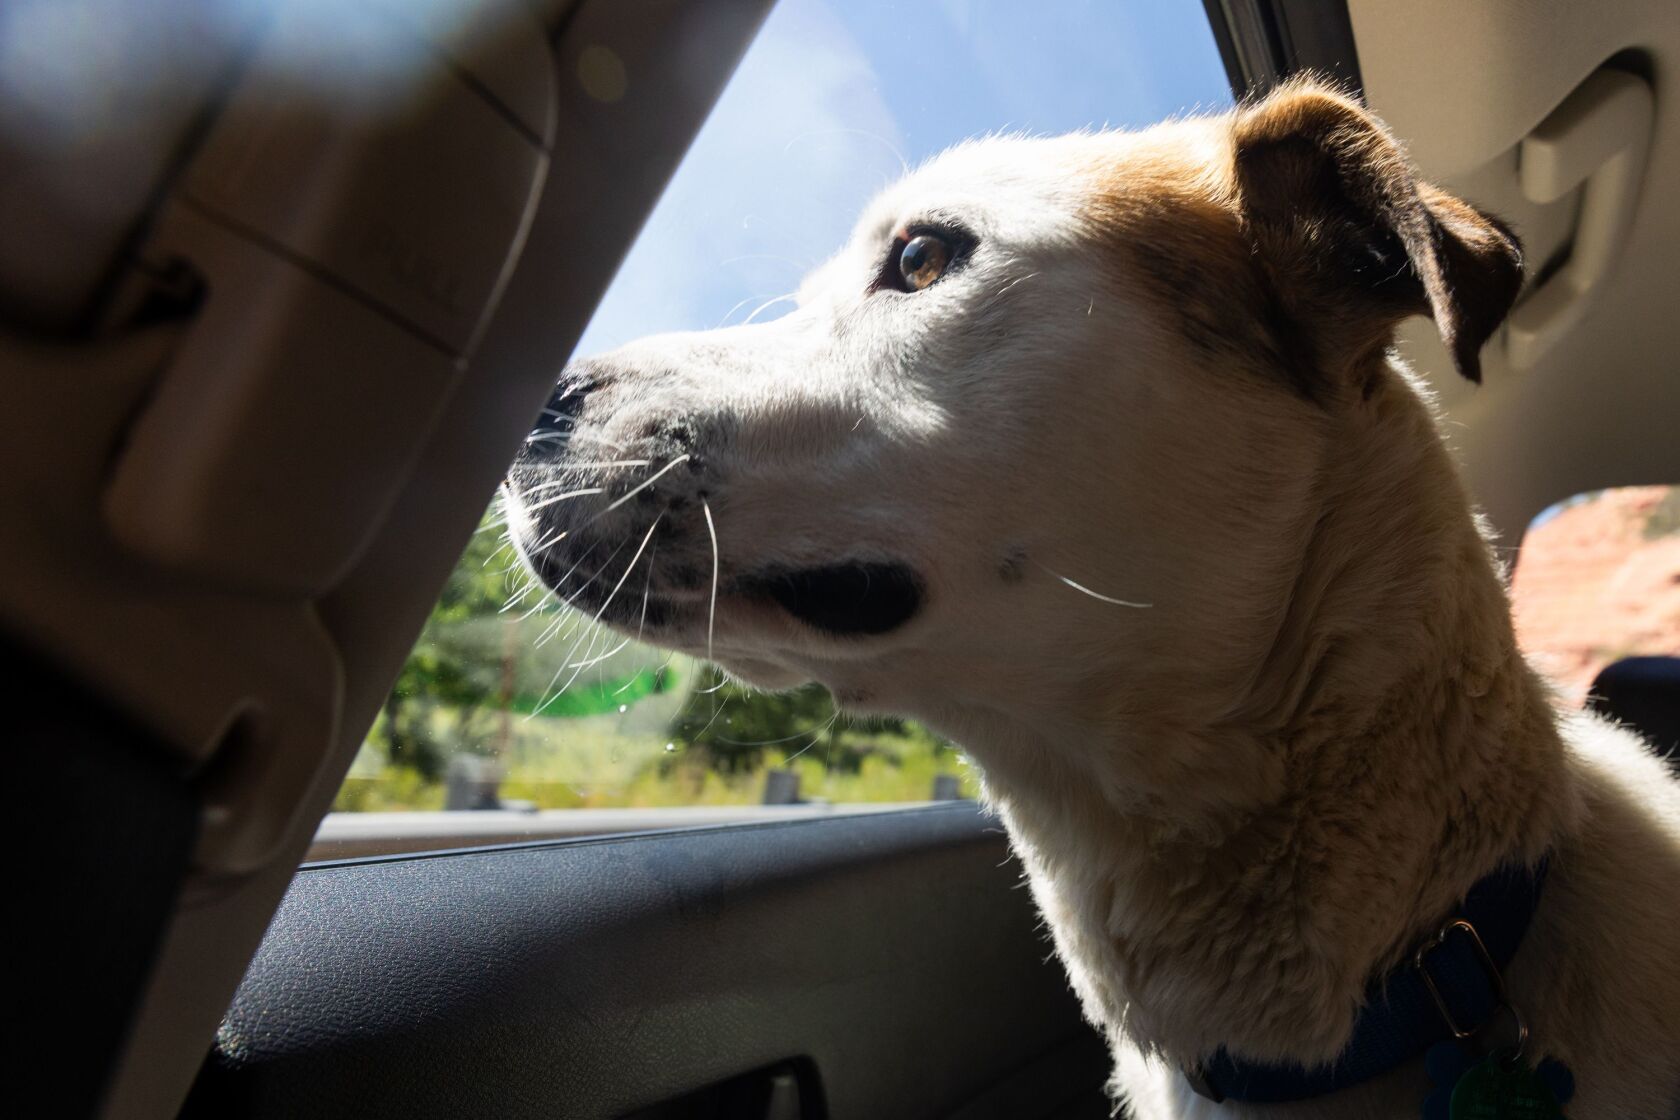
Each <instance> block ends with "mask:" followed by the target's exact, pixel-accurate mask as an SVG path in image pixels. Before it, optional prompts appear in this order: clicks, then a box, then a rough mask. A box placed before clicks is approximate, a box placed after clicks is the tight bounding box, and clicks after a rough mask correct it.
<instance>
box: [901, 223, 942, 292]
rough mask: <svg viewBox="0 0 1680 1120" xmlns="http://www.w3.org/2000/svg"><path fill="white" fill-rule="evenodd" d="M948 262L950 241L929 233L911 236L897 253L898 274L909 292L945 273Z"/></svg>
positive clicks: (919, 289)
mask: <svg viewBox="0 0 1680 1120" xmlns="http://www.w3.org/2000/svg"><path fill="white" fill-rule="evenodd" d="M950 264H951V245H950V243H949V242H947V241H945V240H944V239H943V238H940V237H935V236H933V235H932V234H930V233H923V234H919V235H918V236H916V237H912V238H911V239H910V241H909V242H908V243H907V244H906V245H905V246H904V248H903V249H901V250H900V251H899V254H898V274H899V276H901V277H903V279H904V290H905V291H909V292H919V291H921V290H922V289H923V288H925V287H927V286H928V285H929V284H931V283H933V282H934V281H935V280H937V279H939V278H940V277H941V276H943V275H945V270H946V269H947V268H948V267H950Z"/></svg>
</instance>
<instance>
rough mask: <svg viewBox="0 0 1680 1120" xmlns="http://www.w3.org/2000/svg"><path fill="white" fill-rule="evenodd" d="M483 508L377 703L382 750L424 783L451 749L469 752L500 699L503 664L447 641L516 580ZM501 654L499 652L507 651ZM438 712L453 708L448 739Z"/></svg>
mask: <svg viewBox="0 0 1680 1120" xmlns="http://www.w3.org/2000/svg"><path fill="white" fill-rule="evenodd" d="M494 511H495V507H494V506H492V507H491V509H490V510H487V511H486V512H485V515H484V518H483V520H482V521H481V522H480V525H479V528H478V531H477V532H476V533H474V534H473V537H472V540H471V541H469V542H468V544H467V548H466V551H465V552H463V553H462V554H461V559H460V560H459V561H457V562H456V564H455V568H454V570H453V571H451V572H450V573H449V580H448V582H447V583H445V584H444V588H443V593H442V594H441V595H440V596H439V597H438V601H437V605H436V606H434V607H433V608H432V614H431V617H430V618H428V619H427V621H426V627H425V629H424V630H422V631H421V633H420V639H419V641H417V642H416V643H415V645H414V649H413V651H412V652H411V653H410V654H409V657H408V660H407V661H406V662H405V663H404V664H403V668H402V672H401V673H400V674H398V676H397V681H396V684H395V685H394V686H393V687H392V689H391V693H390V695H389V696H388V697H387V698H386V701H385V720H384V728H385V754H386V759H387V761H389V762H390V763H391V765H393V766H405V767H408V768H410V769H413V770H416V771H418V772H419V773H420V775H421V776H422V777H423V778H425V779H426V780H427V781H437V780H439V779H440V778H441V777H442V775H443V769H444V764H445V762H446V760H447V755H448V752H449V750H450V748H451V747H454V748H456V749H461V748H465V749H474V748H476V747H477V746H478V744H479V743H480V742H481V741H482V739H483V735H482V730H483V727H484V722H485V720H487V719H488V718H490V717H491V716H493V714H494V707H495V706H496V705H497V704H498V701H500V702H503V703H505V701H506V699H507V697H506V696H505V695H503V693H505V691H506V680H507V677H508V665H507V663H506V658H504V659H503V660H501V661H495V660H487V659H485V658H484V657H483V655H482V651H481V650H480V649H478V648H475V647H472V646H470V645H467V644H465V643H463V642H461V641H459V640H457V639H455V638H454V635H455V634H457V633H459V631H460V630H461V624H463V623H467V622H470V621H472V620H475V619H483V618H491V619H494V618H496V617H497V616H498V614H499V613H500V612H501V610H502V608H503V607H504V606H506V605H507V602H508V599H509V597H510V596H511V595H512V594H513V593H514V590H515V587H516V585H518V583H519V581H518V580H517V579H516V578H515V574H514V572H513V570H512V567H511V566H512V565H513V564H514V563H515V559H514V556H513V551H512V549H511V547H509V546H508V545H507V544H506V542H505V540H504V538H503V535H502V531H501V529H500V528H499V527H498V526H496V525H495V524H494V522H493V519H492V514H493V513H494ZM511 655H512V651H509V654H508V655H507V656H511ZM440 709H449V710H451V711H453V712H454V713H455V722H454V724H453V728H452V731H451V733H450V734H449V740H450V741H443V740H441V739H440V735H441V734H442V732H441V731H440V728H439V721H438V719H437V718H436V717H437V715H438V713H439V710H440Z"/></svg>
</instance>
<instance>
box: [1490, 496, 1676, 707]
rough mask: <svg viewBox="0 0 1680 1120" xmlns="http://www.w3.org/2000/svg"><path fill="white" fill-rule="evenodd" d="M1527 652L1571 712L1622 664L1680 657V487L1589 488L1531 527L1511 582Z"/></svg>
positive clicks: (1521, 641)
mask: <svg viewBox="0 0 1680 1120" xmlns="http://www.w3.org/2000/svg"><path fill="white" fill-rule="evenodd" d="M1511 600H1512V613H1513V617H1514V618H1515V621H1516V626H1517V640H1518V642H1519V644H1520V645H1521V646H1522V648H1523V651H1524V652H1525V653H1527V654H1528V655H1529V656H1530V657H1531V658H1533V659H1534V660H1535V661H1536V662H1537V663H1538V664H1539V665H1540V667H1541V668H1542V669H1543V670H1544V671H1545V672H1546V673H1547V674H1548V675H1549V676H1551V677H1552V679H1553V680H1554V681H1556V682H1557V683H1558V684H1559V685H1560V686H1561V688H1562V690H1563V695H1564V698H1565V699H1566V700H1567V701H1568V702H1569V703H1571V704H1574V705H1579V704H1581V703H1582V702H1583V701H1585V699H1586V697H1587V691H1588V689H1589V688H1590V686H1591V685H1592V682H1593V679H1594V678H1595V677H1597V676H1598V674H1599V673H1600V672H1601V671H1603V669H1604V667H1605V666H1607V665H1609V664H1611V663H1612V662H1615V661H1618V660H1620V659H1622V658H1624V657H1637V656H1642V655H1648V654H1659V655H1680V486H1628V487H1622V488H1620V489H1616V490H1595V491H1593V492H1591V493H1587V494H1580V495H1577V496H1576V497H1573V498H1570V499H1569V500H1568V501H1565V502H1559V503H1558V504H1557V505H1555V506H1552V507H1551V508H1550V509H1548V510H1546V511H1545V512H1544V513H1542V514H1541V515H1540V516H1539V517H1537V518H1535V519H1534V523H1533V524H1531V525H1530V526H1529V527H1528V532H1527V533H1526V534H1525V535H1524V536H1523V544H1522V551H1521V553H1520V554H1519V557H1518V560H1517V565H1516V568H1515V570H1514V571H1513V572H1512V576H1511Z"/></svg>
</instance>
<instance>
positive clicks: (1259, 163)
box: [1233, 79, 1522, 382]
mask: <svg viewBox="0 0 1680 1120" xmlns="http://www.w3.org/2000/svg"><path fill="white" fill-rule="evenodd" d="M1233 132H1234V143H1235V157H1236V158H1235V165H1234V166H1235V175H1236V186H1237V192H1238V195H1239V199H1238V201H1239V205H1240V207H1241V210H1242V216H1243V220H1244V223H1245V225H1246V227H1247V229H1248V233H1249V237H1250V239H1251V242H1252V246H1253V248H1254V250H1255V251H1256V254H1257V256H1258V257H1259V258H1260V259H1261V263H1262V265H1263V266H1264V267H1265V268H1268V269H1270V270H1271V271H1272V272H1273V274H1274V275H1273V276H1272V278H1271V279H1272V285H1271V287H1272V289H1273V291H1274V292H1275V294H1276V296H1277V298H1278V301H1279V303H1280V304H1281V305H1282V310H1283V311H1284V312H1285V313H1286V314H1287V315H1288V316H1289V317H1290V318H1291V319H1292V320H1293V321H1294V325H1295V327H1296V328H1297V329H1299V330H1304V331H1305V332H1306V334H1307V336H1308V339H1307V341H1308V342H1309V344H1310V345H1309V350H1310V352H1311V355H1312V357H1313V359H1315V366H1316V368H1317V369H1318V370H1320V371H1322V372H1326V373H1328V372H1336V371H1334V370H1332V369H1330V368H1327V367H1333V366H1338V365H1343V364H1344V363H1347V364H1351V363H1353V362H1356V361H1359V360H1361V359H1363V358H1365V357H1367V356H1368V355H1370V353H1371V352H1372V351H1373V349H1381V348H1386V347H1387V346H1388V345H1389V342H1390V341H1391V339H1392V337H1393V330H1394V326H1395V324H1396V323H1398V322H1399V321H1400V319H1402V318H1404V317H1405V316H1407V315H1410V314H1414V313H1417V312H1423V313H1425V314H1428V315H1431V316H1433V318H1434V319H1435V325H1436V327H1437V328H1438V329H1439V330H1440V332H1441V339H1442V341H1444V342H1445V343H1446V344H1447V349H1448V351H1449V352H1450V353H1451V354H1452V357H1453V362H1454V364H1456V365H1457V367H1458V372H1459V373H1461V374H1463V375H1464V376H1465V377H1467V378H1469V379H1470V380H1471V381H1478V382H1479V381H1480V380H1481V377H1482V373H1481V361H1480V358H1479V355H1480V352H1481V348H1482V344H1483V343H1485V342H1486V341H1487V340H1488V337H1489V336H1490V335H1492V334H1493V332H1494V331H1495V330H1497V329H1498V327H1499V324H1500V323H1502V322H1503V321H1504V319H1505V315H1506V313H1507V312H1508V311H1510V309H1511V304H1512V302H1513V301H1515V299H1516V298H1517V290H1518V288H1519V287H1520V286H1521V284H1522V248H1521V246H1520V245H1519V244H1518V243H1517V239H1516V237H1515V236H1513V235H1512V233H1511V232H1510V230H1508V229H1507V228H1505V226H1504V225H1503V224H1502V223H1500V222H1499V221H1497V220H1495V219H1493V218H1491V217H1489V216H1488V215H1486V214H1483V213H1482V212H1481V211H1479V210H1477V209H1476V208H1475V207H1473V206H1471V205H1470V204H1469V203H1466V202H1462V201H1460V200H1459V199H1457V198H1454V197H1453V196H1452V195H1450V194H1447V193H1446V192H1445V191H1442V190H1438V189H1437V188H1435V187H1432V186H1430V185H1429V184H1427V183H1420V182H1419V181H1418V179H1417V176H1416V175H1415V174H1414V172H1413V170H1412V166H1411V163H1410V162H1409V161H1408V160H1407V158H1406V155H1405V153H1404V152H1403V151H1402V150H1401V148H1400V145H1399V144H1398V143H1396V142H1395V140H1394V138H1393V137H1392V136H1390V135H1389V133H1388V130H1387V129H1386V128H1384V127H1383V125H1382V123H1381V122H1380V121H1378V120H1377V119H1376V118H1375V117H1374V116H1372V115H1371V114H1370V113H1369V112H1367V111H1366V110H1365V108H1364V107H1363V106H1361V105H1360V104H1359V103H1358V102H1356V101H1354V100H1353V99H1352V98H1350V97H1348V96H1346V95H1345V94H1342V93H1340V92H1337V91H1336V90H1334V89H1332V88H1330V87H1328V86H1326V85H1323V84H1321V83H1318V82H1315V81H1313V80H1311V79H1306V80H1297V81H1294V82H1291V83H1290V84H1288V85H1286V86H1284V87H1282V88H1281V89H1280V90H1278V91H1277V92H1275V93H1273V94H1271V95H1270V96H1268V97H1267V98H1266V99H1265V100H1263V101H1260V102H1259V103H1257V104H1255V105H1252V106H1249V107H1247V108H1244V109H1240V110H1238V112H1237V116H1236V119H1235V123H1234V125H1233Z"/></svg>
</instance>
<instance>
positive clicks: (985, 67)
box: [578, 0, 1231, 354]
mask: <svg viewBox="0 0 1680 1120" xmlns="http://www.w3.org/2000/svg"><path fill="white" fill-rule="evenodd" d="M1230 101H1231V91H1230V86H1229V85H1228V84H1227V82H1226V79H1225V70H1224V67H1223V65H1222V64H1221V63H1220V60H1219V53H1218V51H1217V49H1216V48H1215V46H1214V43H1213V36H1212V33H1211V32H1210V31H1209V30H1208V24H1207V16H1206V14H1205V13H1204V11H1203V8H1202V4H1201V0H1037V2H1032V0H780V2H779V3H778V4H777V5H776V7H775V9H774V10H773V11H772V12H771V14H770V17H769V19H768V20H766V22H765V25H764V27H763V29H762V31H761V32H760V33H759V36H758V39H757V40H756V41H755V42H754V43H753V45H752V47H751V49H750V50H749V51H748V52H747V55H746V57H745V58H744V59H743V60H742V62H741V66H740V69H739V70H737V71H736V73H735V76H734V77H733V78H732V79H731V80H730V83H729V86H728V87H727V88H726V89H725V91H724V93H723V96H722V97H721V98H720V99H719V101H718V104H717V107H716V108H715V109H714V110H713V112H712V115H711V117H710V118H709V119H708V120H707V122H706V125H705V127H704V128H703V129H702V130H701V132H700V135H699V136H698V137H697V138H696V139H695V142H694V146H693V148H692V149H690V151H689V154H688V156H687V158H686V159H685V160H684V161H683V163H682V166H681V167H679V168H678V170H677V173H676V176H675V177H674V178H673V179H672V181H671V184H670V186H669V187H668V188H667V189H666V191H665V195H664V197H663V198H662V199H661V200H660V202H659V205H658V207H657V208H656V209H655V210H654V212H653V214H652V215H651V216H650V217H649V219H648V223H647V225H646V227H645V228H644V229H643V230H642V233H641V236H640V237H639V238H638V239H637V241H636V244H635V246H634V247H633V248H632V249H631V251H630V254H629V256H628V257H627V258H626V259H625V262H624V265H623V266H622V267H621V268H620V270H619V273H618V276H617V277H616V278H615V279H614V281H613V284H612V287H611V288H610V289H609V290H608V292H607V294H606V297H605V298H604V299H603V300H602V302H601V306H600V308H599V309H598V310H597V312H596V314H595V317H594V319H593V320H592V321H591V322H590V324H589V327H588V329H587V330H586V331H585V332H584V335H583V338H582V339H581V340H580V341H579V343H578V353H580V354H593V353H599V352H601V351H603V350H608V349H611V348H613V347H614V346H617V345H620V344H622V343H624V342H628V341H630V340H631V339H633V338H636V337H639V336H641V335H644V334H652V333H655V332H658V331H668V330H696V329H706V328H710V327H717V326H723V325H726V324H731V323H739V322H741V321H743V320H744V319H745V318H746V317H747V316H748V315H749V314H750V313H751V312H752V311H753V310H754V309H755V308H757V307H758V306H759V305H760V304H762V303H764V302H765V301H766V300H771V299H774V298H775V297H776V296H779V295H783V294H785V293H788V292H791V291H792V290H793V289H794V288H795V287H796V286H797V285H798V283H799V279H800V277H802V276H803V275H804V274H805V273H806V272H807V271H809V270H810V269H811V268H813V267H815V266H816V265H818V264H820V263H822V261H823V260H825V259H826V258H827V257H828V256H829V255H830V254H831V253H833V252H834V251H835V250H836V249H838V248H839V247H840V245H841V243H842V242H843V241H844V240H845V238H846V235H847V233H848V232H850V230H851V227H852V223H853V220H854V219H855V218H856V216H857V214H858V212H859V211H860V210H861V209H862V208H863V205H864V203H865V202H867V201H868V199H869V198H870V197H871V196H872V195H873V194H874V193H875V192H876V191H878V190H880V189H881V187H883V186H885V185H886V184H887V183H889V182H891V181H892V180H893V179H895V178H897V177H898V176H899V175H900V174H901V173H902V171H903V169H904V167H905V165H909V166H911V167H914V166H915V165H917V164H919V163H921V162H922V161H923V160H925V159H927V158H928V157H929V156H931V155H934V154H936V153H937V152H939V151H941V150H943V149H944V148H946V147H949V146H950V145H951V144H953V143H955V142H957V141H958V140H961V139H963V138H965V137H968V136H974V135H978V134H982V133H987V132H995V131H1000V130H1009V131H1013V130H1024V131H1027V132H1032V133H1057V132H1067V131H1070V130H1072V129H1076V128H1084V127H1087V126H1098V127H1100V126H1104V125H1108V126H1112V127H1116V128H1124V127H1133V126H1140V125H1145V124H1149V123H1151V122H1153V121H1157V120H1160V119H1161V118H1163V117H1166V116H1169V115H1171V114H1174V113H1181V112H1185V111H1188V110H1194V109H1198V108H1200V109H1217V108H1220V107H1223V106H1225V105H1228V104H1229V103H1230ZM785 309H786V305H785V304H782V305H776V306H773V307H769V308H766V309H765V310H764V312H763V313H762V314H761V315H760V318H761V319H763V318H771V317H774V316H775V315H777V314H781V313H783V312H784V311H785Z"/></svg>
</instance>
